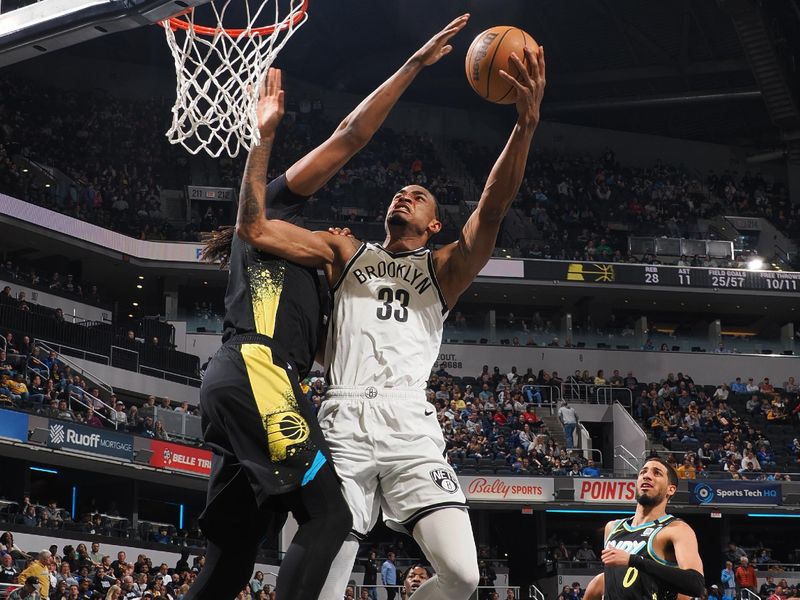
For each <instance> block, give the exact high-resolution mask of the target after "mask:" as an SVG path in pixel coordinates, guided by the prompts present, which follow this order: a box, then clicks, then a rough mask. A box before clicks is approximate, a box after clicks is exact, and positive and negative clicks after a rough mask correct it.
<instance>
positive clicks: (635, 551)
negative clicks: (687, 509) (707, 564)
mask: <svg viewBox="0 0 800 600" xmlns="http://www.w3.org/2000/svg"><path fill="white" fill-rule="evenodd" d="M677 487H678V474H677V473H676V472H675V469H673V468H672V466H670V465H669V464H667V463H666V462H665V461H663V460H662V459H660V458H650V459H648V460H647V461H646V462H645V464H644V466H643V467H642V469H641V470H640V471H639V478H638V479H637V481H636V502H637V505H636V514H635V515H634V516H633V517H630V518H628V519H621V520H618V521H610V522H609V523H608V524H606V530H605V548H604V549H603V552H602V554H601V559H602V561H603V565H604V571H603V575H604V581H605V598H606V600H675V598H676V597H677V595H678V594H684V595H687V596H698V597H699V596H702V595H703V593H704V592H705V580H704V578H703V562H702V560H701V559H700V555H699V553H698V550H697V537H696V536H695V533H694V531H693V530H692V528H691V527H689V525H687V524H686V523H685V522H684V521H681V520H680V519H676V518H675V517H673V516H672V515H668V514H666V506H667V502H669V499H670V498H671V497H672V496H673V494H675V490H676V489H677Z"/></svg>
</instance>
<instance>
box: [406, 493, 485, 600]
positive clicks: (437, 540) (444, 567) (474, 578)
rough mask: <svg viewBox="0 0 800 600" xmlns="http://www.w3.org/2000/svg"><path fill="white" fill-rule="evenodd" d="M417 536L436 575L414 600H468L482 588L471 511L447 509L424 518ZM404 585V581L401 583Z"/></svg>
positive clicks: (421, 588) (416, 538) (418, 528)
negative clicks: (476, 589)
mask: <svg viewBox="0 0 800 600" xmlns="http://www.w3.org/2000/svg"><path fill="white" fill-rule="evenodd" d="M414 539H415V540H416V541H417V543H418V544H419V546H420V548H422V551H423V552H424V553H425V556H426V557H427V559H428V560H429V561H430V563H431V566H433V568H434V570H435V571H436V575H435V576H434V577H432V578H431V579H429V580H428V581H426V582H425V583H424V584H422V586H420V588H419V589H418V590H417V591H416V592H414V598H413V600H467V599H468V598H469V597H470V596H471V595H472V593H473V592H474V591H475V588H476V587H478V578H479V574H478V553H477V551H476V549H475V538H474V537H473V535H472V526H471V525H470V521H469V514H468V513H467V511H466V510H462V509H459V508H443V509H442V510H437V511H435V512H432V513H431V514H429V515H427V516H425V517H423V518H422V519H420V521H419V523H417V526H416V527H415V528H414ZM399 583H400V584H401V585H402V582H399Z"/></svg>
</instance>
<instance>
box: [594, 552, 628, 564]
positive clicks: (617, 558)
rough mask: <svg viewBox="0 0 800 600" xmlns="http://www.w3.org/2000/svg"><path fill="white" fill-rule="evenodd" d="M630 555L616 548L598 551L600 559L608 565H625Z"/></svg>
mask: <svg viewBox="0 0 800 600" xmlns="http://www.w3.org/2000/svg"><path fill="white" fill-rule="evenodd" d="M630 558H631V555H630V554H629V553H628V552H625V551H624V550H619V549H618V548H606V549H605V550H603V552H601V553H600V560H602V561H603V564H604V565H607V566H609V567H627V566H628V561H629V560H630Z"/></svg>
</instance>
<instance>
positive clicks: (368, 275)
mask: <svg viewBox="0 0 800 600" xmlns="http://www.w3.org/2000/svg"><path fill="white" fill-rule="evenodd" d="M332 294H333V309H332V311H331V319H330V322H329V330H328V342H327V346H326V352H325V360H326V363H327V364H326V368H327V370H328V376H329V377H330V381H331V384H333V385H347V386H354V385H355V386H362V385H364V386H367V385H371V386H376V387H404V388H414V389H420V390H424V389H425V382H426V380H427V379H428V375H429V374H430V369H431V367H432V366H433V363H434V361H435V360H436V357H437V355H438V353H439V345H440V344H441V341H442V327H443V324H444V320H445V319H446V318H447V310H448V309H447V306H446V303H445V300H444V297H443V296H442V293H441V290H440V289H439V284H438V282H437V281H436V274H435V272H434V268H433V258H432V255H431V251H430V250H428V249H427V248H420V249H419V250H414V251H410V252H400V253H392V252H389V251H388V250H386V249H385V248H383V246H381V245H380V244H373V243H364V244H362V245H361V247H360V248H359V249H358V251H357V252H356V253H355V255H354V256H353V258H352V259H350V262H348V264H347V266H346V267H345V269H344V273H342V276H341V277H340V279H339V281H338V282H337V283H336V285H335V286H334V287H333V290H332ZM342 324H343V325H344V326H343V327H342Z"/></svg>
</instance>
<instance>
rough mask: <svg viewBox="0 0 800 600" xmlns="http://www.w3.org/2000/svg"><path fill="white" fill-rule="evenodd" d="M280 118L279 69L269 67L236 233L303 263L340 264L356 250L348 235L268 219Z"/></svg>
mask: <svg viewBox="0 0 800 600" xmlns="http://www.w3.org/2000/svg"><path fill="white" fill-rule="evenodd" d="M282 117H283V90H282V89H281V72H280V71H279V70H278V69H270V70H269V75H267V80H266V81H265V83H264V88H263V89H262V90H261V97H260V99H259V101H258V125H259V130H260V132H261V144H260V145H258V146H254V147H253V148H251V149H250V154H249V155H248V156H247V163H246V165H245V168H244V177H243V178H242V188H241V190H240V192H239V208H238V211H237V214H236V235H238V236H239V237H240V238H241V239H242V240H244V241H245V242H247V243H248V244H250V245H251V246H253V247H255V248H258V249H259V250H262V251H264V252H269V253H270V254H274V255H276V256H280V257H282V258H285V259H287V260H291V261H293V262H296V263H298V264H301V265H304V266H310V267H321V266H325V265H332V264H343V263H344V262H346V261H347V260H348V259H349V258H350V256H352V255H353V253H354V252H355V244H354V242H353V240H352V239H351V238H348V237H346V236H338V235H332V234H330V233H312V232H310V231H308V230H307V229H303V228H302V227H298V226H296V225H292V224H291V223H287V222H285V221H279V220H275V219H269V218H267V214H266V198H267V164H268V163H269V155H270V151H271V150H272V143H273V140H274V138H275V130H276V129H277V128H278V124H279V123H280V121H281V118H282Z"/></svg>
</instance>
